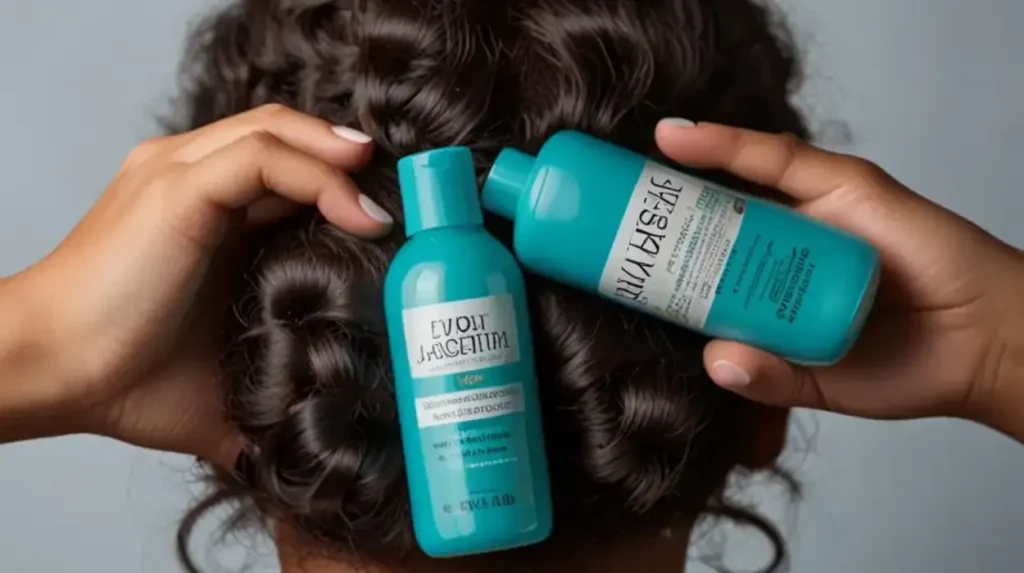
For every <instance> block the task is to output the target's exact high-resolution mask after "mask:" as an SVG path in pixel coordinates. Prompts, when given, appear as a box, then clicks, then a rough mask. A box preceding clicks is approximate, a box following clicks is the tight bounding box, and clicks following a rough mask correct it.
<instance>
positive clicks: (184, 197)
mask: <svg viewBox="0 0 1024 573" xmlns="http://www.w3.org/2000/svg"><path fill="white" fill-rule="evenodd" d="M371 153H372V146H371V145H370V142H369V138H368V137H365V136H363V135H362V134H360V133H359V132H355V131H353V130H350V129H346V128H332V126H331V125H330V124H328V123H326V122H323V121H321V120H319V119H316V118H313V117H310V116H307V115H304V114H301V113H299V112H297V111H293V110H290V109H287V108H285V107H281V106H266V107H263V108H260V109H257V110H253V111H250V112H247V113H244V114H241V115H238V116H235V117H232V118H228V119H225V120H223V121H220V122H218V123H215V124H211V125H209V126H206V127H203V128H201V129H198V130H196V131H193V132H189V133H184V134H181V135H175V136H169V137H163V138H158V139H154V140H151V141H148V142H146V143H143V144H142V145H140V146H139V147H138V148H137V149H135V150H134V151H133V152H132V153H131V154H130V156H129V157H128V159H127V161H126V162H125V164H124V166H123V167H122V168H121V170H120V171H119V172H118V174H117V176H116V177H115V179H114V181H113V182H112V183H111V184H110V187H109V188H108V189H107V190H106V192H105V193H104V194H103V195H102V197H100V199H99V201H98V202H97V203H96V205H95V206H94V207H93V208H92V210H91V211H90V212H89V213H88V214H87V215H86V216H85V218H84V219H83V220H82V221H81V223H80V224H79V225H78V226H77V227H76V228H75V229H74V230H73V231H72V232H71V234H70V235H69V236H68V237H67V238H66V239H65V240H64V241H63V242H62V243H61V244H60V245H59V246H58V247H57V249H56V250H55V251H54V252H53V253H51V254H50V255H49V256H48V257H47V258H46V259H44V260H43V261H41V262H40V263H39V264H37V265H36V266H34V267H32V268H30V269H28V270H27V271H25V272H23V273H21V274H19V275H17V276H15V277H14V278H13V279H11V280H10V281H8V283H6V284H4V287H5V289H4V290H3V291H0V293H2V295H3V296H4V297H7V300H15V301H17V304H18V306H19V307H22V308H28V309H31V310H30V311H28V316H30V320H28V321H27V323H30V324H34V325H37V326H38V328H37V333H39V334H38V335H37V338H38V339H39V340H43V341H45V345H44V346H45V348H48V349H50V350H51V352H50V353H49V355H47V359H48V360H49V361H50V363H51V365H52V367H51V368H50V369H49V371H50V372H55V373H59V375H55V376H54V377H53V380H52V382H54V383H52V384H51V383H46V382H51V381H36V380H32V381H26V382H25V383H24V384H21V385H20V386H19V388H21V389H23V390H24V392H22V394H21V395H20V400H21V405H22V407H23V408H29V409H32V408H35V409H36V410H37V411H38V410H40V409H45V410H46V411H50V412H60V416H61V419H62V420H63V422H61V423H62V424H63V425H64V426H69V424H67V423H66V421H67V420H68V419H69V418H73V419H74V420H75V423H74V424H70V426H71V427H73V428H74V429H76V430H78V431H89V432H96V433H102V434H106V435H109V436H112V437H115V438H118V439H121V440H125V441H127V442H131V443H135V444H138V445H141V446H146V447H154V448H160V449H166V450H173V451H180V452H185V453H192V454H196V455H199V456H201V457H204V458H207V459H211V460H213V461H215V462H218V463H220V464H221V465H226V466H231V465H232V464H233V462H234V457H235V455H236V454H237V451H238V448H239V446H240V438H239V435H238V433H237V431H236V429H234V428H232V427H230V426H229V425H228V424H227V422H226V421H225V416H224V412H223V405H222V403H221V391H220V388H219V386H218V370H217V362H216V359H217V356H216V349H217V346H218V345H217V344H216V340H215V337H216V335H217V319H218V318H219V317H221V316H223V313H224V312H226V309H229V308H230V304H231V301H230V300H229V299H228V298H227V297H226V296H225V294H226V293H223V292H221V291H222V290H223V289H219V288H218V286H223V284H224V281H218V280H217V275H218V274H221V275H224V274H225V272H226V271H228V270H229V264H230V262H231V254H232V252H233V251H232V245H235V244H237V242H238V240H239V239H243V238H244V234H245V232H246V230H247V229H249V228H252V227H254V226H259V225H263V224H266V223H268V222H271V221H274V220H277V219H280V218H281V217H284V216H286V215H287V214H289V213H291V212H293V211H294V210H296V209H297V208H298V206H299V205H316V206H317V207H318V208H319V210H320V212H321V213H322V214H323V216H324V217H325V218H326V219H328V220H329V221H330V222H332V223H334V224H335V225H337V226H339V227H341V228H343V229H345V230H346V231H348V232H350V233H353V234H356V235H360V236H364V237H376V236H379V235H381V234H384V233H386V232H387V231H388V230H389V229H390V226H391V217H390V216H389V215H388V214H387V213H386V212H384V211H383V210H382V209H381V208H380V207H379V206H377V205H376V204H374V203H373V202H372V201H370V200H369V199H368V198H366V197H365V196H362V195H360V193H359V191H358V190H357V189H356V187H355V185H354V184H353V182H352V181H351V180H350V179H349V178H348V176H347V175H346V174H345V172H346V171H349V170H353V169H357V168H359V167H360V166H362V165H363V164H365V163H366V162H367V161H368V159H369V157H370V155H371ZM9 403H10V402H9ZM54 423H57V422H54Z"/></svg>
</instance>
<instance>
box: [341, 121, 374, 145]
mask: <svg viewBox="0 0 1024 573" xmlns="http://www.w3.org/2000/svg"><path fill="white" fill-rule="evenodd" d="M331 131H333V132H334V134H335V135H337V136H338V137H341V138H343V139H347V140H349V141H354V142H356V143H370V142H371V141H372V140H373V138H372V137H370V136H369V135H366V134H365V133H363V132H361V131H359V130H358V129H352V128H351V127H345V126H344V125H336V126H334V127H332V128H331Z"/></svg>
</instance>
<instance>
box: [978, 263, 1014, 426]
mask: <svg viewBox="0 0 1024 573" xmlns="http://www.w3.org/2000/svg"><path fill="white" fill-rule="evenodd" d="M1016 260H1017V262H1018V264H1017V265H1016V267H1015V270H1016V271H1017V272H1015V273H1013V275H1012V276H1013V279H1012V280H1011V281H1010V285H1011V286H1012V287H1014V289H1019V288H1020V285H1024V256H1018V257H1017V259H1016ZM1004 310H1005V312H1004V313H1003V316H1002V318H1003V320H1002V328H1000V329H999V331H998V335H997V337H996V341H995V344H993V345H992V347H991V349H990V355H991V356H992V358H991V359H990V360H989V364H990V366H989V371H990V372H991V380H992V382H991V383H990V384H989V385H988V386H989V387H990V389H991V390H990V391H989V392H988V396H987V399H986V400H985V406H984V407H983V408H982V410H981V413H980V415H979V417H978V421H979V422H981V423H983V424H985V425H988V426H990V427H992V428H994V429H996V430H998V431H1000V432H1003V433H1004V434H1007V435H1008V436H1010V437H1012V438H1014V439H1016V440H1017V441H1019V442H1022V443H1024V301H1021V300H1020V299H1019V296H1017V295H1016V293H1015V294H1014V296H1012V297H1009V298H1008V299H1007V301H1006V305H1005V307H1004Z"/></svg>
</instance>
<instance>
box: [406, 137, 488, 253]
mask: <svg viewBox="0 0 1024 573" xmlns="http://www.w3.org/2000/svg"><path fill="white" fill-rule="evenodd" d="M398 184H399V187H401V190H402V209H403V212H404V213H405V234H406V235H408V236H412V235H413V234H415V233H418V232H420V231H425V230H427V229H434V228H437V227H453V226H461V225H482V224H483V213H482V211H481V209H480V197H479V192H478V190H477V186H476V170H475V168H474V167H473V154H472V153H471V152H470V151H469V148H467V147H442V148H439V149H432V150H430V151H423V152H421V153H416V154H413V155H408V156H406V157H403V158H402V159H400V160H399V161H398Z"/></svg>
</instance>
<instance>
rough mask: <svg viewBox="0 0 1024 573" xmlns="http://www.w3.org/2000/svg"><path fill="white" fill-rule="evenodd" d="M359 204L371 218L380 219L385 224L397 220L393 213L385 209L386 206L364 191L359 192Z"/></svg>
mask: <svg viewBox="0 0 1024 573" xmlns="http://www.w3.org/2000/svg"><path fill="white" fill-rule="evenodd" d="M359 206H360V207H362V208H363V211H364V212H365V213H366V214H367V215H369V216H370V217H371V218H373V219H375V220H377V221H380V222H381V223H384V224H385V225H391V224H392V223H394V222H395V220H394V219H393V218H392V217H391V214H390V213H388V212H387V211H385V210H384V207H381V206H380V205H378V204H377V202H376V201H374V200H373V199H370V198H369V197H367V196H366V195H363V194H362V193H360V194H359Z"/></svg>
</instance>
